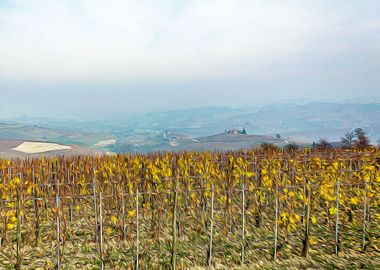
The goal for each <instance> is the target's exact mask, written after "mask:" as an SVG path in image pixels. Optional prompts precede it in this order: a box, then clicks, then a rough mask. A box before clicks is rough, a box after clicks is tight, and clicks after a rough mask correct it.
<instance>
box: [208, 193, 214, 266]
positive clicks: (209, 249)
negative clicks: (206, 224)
mask: <svg viewBox="0 0 380 270" xmlns="http://www.w3.org/2000/svg"><path fill="white" fill-rule="evenodd" d="M210 223H211V224H210V242H209V247H208V266H209V267H211V266H212V238H213V233H214V232H213V230H214V186H212V189H211V220H210Z"/></svg>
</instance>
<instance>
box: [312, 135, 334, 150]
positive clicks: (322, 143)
mask: <svg viewBox="0 0 380 270" xmlns="http://www.w3.org/2000/svg"><path fill="white" fill-rule="evenodd" d="M315 146H316V147H317V148H321V149H326V148H331V147H332V145H331V144H330V143H329V141H328V140H327V139H325V138H320V139H319V141H318V142H317V143H316V144H315Z"/></svg>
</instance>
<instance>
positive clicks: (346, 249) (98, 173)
mask: <svg viewBox="0 0 380 270" xmlns="http://www.w3.org/2000/svg"><path fill="white" fill-rule="evenodd" d="M379 168H380V149H379V148H374V147H373V148H369V149H366V150H341V149H339V150H334V149H326V150H311V149H304V150H293V151H290V150H289V151H286V150H280V149H267V150H263V149H254V150H249V151H235V152H223V153H222V152H202V153H198V152H183V153H179V154H177V153H160V154H149V155H138V154H130V155H115V156H97V157H95V156H79V157H69V158H65V157H57V158H35V159H14V160H0V195H1V201H0V205H1V208H0V269H170V268H171V269H189V268H192V267H194V268H195V267H208V266H214V267H215V268H224V269H229V268H231V267H235V266H239V265H248V266H249V265H255V264H258V263H263V262H266V261H268V262H269V261H281V260H286V259H291V258H297V257H300V258H302V257H305V258H313V257H314V256H317V255H326V256H327V255H332V256H339V254H347V253H350V254H356V255H358V256H373V257H374V256H376V257H379V252H380V249H379V248H380V211H379V210H380V195H379V194H380V170H379Z"/></svg>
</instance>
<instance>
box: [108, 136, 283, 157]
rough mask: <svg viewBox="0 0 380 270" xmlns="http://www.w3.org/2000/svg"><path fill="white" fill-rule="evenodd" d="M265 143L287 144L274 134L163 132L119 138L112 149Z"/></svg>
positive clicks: (155, 149)
mask: <svg viewBox="0 0 380 270" xmlns="http://www.w3.org/2000/svg"><path fill="white" fill-rule="evenodd" d="M141 136H142V135H141ZM263 143H271V144H274V145H278V146H284V145H286V144H287V141H286V140H283V139H278V138H276V137H272V136H263V135H243V134H228V133H220V134H216V135H212V136H206V137H199V138H190V137H186V136H180V135H179V134H171V133H169V135H168V137H167V138H166V139H165V138H164V137H163V136H162V134H150V135H149V136H148V135H147V136H146V137H145V139H140V140H136V137H134V139H133V140H131V138H130V137H128V138H124V139H121V140H119V141H118V142H117V143H116V144H115V145H114V146H113V147H112V148H111V149H110V150H112V151H115V152H142V153H146V152H163V151H175V152H179V151H184V150H189V151H193V150H196V151H203V150H205V151H206V150H209V151H226V150H239V149H250V148H252V147H255V146H258V145H261V144H263Z"/></svg>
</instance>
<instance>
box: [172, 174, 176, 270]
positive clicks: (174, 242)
mask: <svg viewBox="0 0 380 270" xmlns="http://www.w3.org/2000/svg"><path fill="white" fill-rule="evenodd" d="M174 181H175V185H174V205H173V224H172V225H173V235H172V242H173V247H172V258H171V266H172V270H176V269H177V268H176V264H177V258H176V256H177V204H178V190H177V189H178V179H177V178H174Z"/></svg>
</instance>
